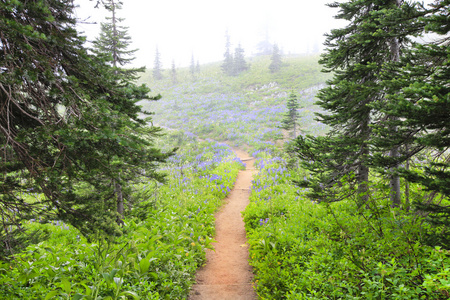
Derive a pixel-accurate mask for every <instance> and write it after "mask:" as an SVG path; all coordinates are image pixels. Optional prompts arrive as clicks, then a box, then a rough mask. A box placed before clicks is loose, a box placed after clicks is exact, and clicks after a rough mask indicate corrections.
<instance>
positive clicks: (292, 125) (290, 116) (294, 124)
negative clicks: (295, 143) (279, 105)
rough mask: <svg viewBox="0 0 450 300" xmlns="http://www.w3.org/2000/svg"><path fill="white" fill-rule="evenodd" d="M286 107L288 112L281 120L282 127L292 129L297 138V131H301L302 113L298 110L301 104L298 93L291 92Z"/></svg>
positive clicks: (294, 136)
mask: <svg viewBox="0 0 450 300" xmlns="http://www.w3.org/2000/svg"><path fill="white" fill-rule="evenodd" d="M286 107H287V112H286V114H285V115H284V116H283V119H282V120H281V128H282V129H285V130H288V131H292V134H293V138H296V137H297V133H298V132H299V130H298V125H299V124H298V119H299V118H300V113H299V111H298V110H299V108H300V104H299V103H298V99H297V95H296V94H295V93H294V92H291V94H290V96H289V99H288V101H287V105H286Z"/></svg>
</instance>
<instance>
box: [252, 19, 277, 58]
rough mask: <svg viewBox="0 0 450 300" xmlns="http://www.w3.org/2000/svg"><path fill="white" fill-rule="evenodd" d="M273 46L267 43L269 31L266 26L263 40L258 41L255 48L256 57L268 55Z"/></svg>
mask: <svg viewBox="0 0 450 300" xmlns="http://www.w3.org/2000/svg"><path fill="white" fill-rule="evenodd" d="M273 46H275V45H272V44H271V43H270V41H269V29H268V26H267V24H266V28H265V30H264V40H262V41H260V42H259V43H258V45H256V48H257V49H258V55H270V54H271V52H272V49H273Z"/></svg>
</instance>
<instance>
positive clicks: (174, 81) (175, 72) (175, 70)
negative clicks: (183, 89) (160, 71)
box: [171, 60, 178, 84]
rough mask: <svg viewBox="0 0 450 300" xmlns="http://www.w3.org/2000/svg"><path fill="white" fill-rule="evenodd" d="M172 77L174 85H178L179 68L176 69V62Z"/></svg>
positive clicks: (173, 62) (173, 65)
mask: <svg viewBox="0 0 450 300" xmlns="http://www.w3.org/2000/svg"><path fill="white" fill-rule="evenodd" d="M171 75H172V76H171V77H172V83H173V84H177V83H178V78H177V68H176V67H175V61H174V60H173V61H172V71H171Z"/></svg>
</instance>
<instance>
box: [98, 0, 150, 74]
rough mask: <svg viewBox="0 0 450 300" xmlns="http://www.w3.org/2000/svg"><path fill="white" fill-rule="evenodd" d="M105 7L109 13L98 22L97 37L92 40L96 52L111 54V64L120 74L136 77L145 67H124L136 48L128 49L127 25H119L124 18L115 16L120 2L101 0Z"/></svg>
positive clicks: (120, 4)
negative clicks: (98, 30)
mask: <svg viewBox="0 0 450 300" xmlns="http://www.w3.org/2000/svg"><path fill="white" fill-rule="evenodd" d="M103 3H104V5H105V8H106V9H107V10H108V11H109V12H110V13H111V16H110V17H106V22H102V23H100V34H99V37H98V38H96V39H95V41H94V43H93V44H94V49H95V51H96V53H99V54H102V55H108V54H109V55H111V56H112V57H111V59H110V62H111V64H112V66H113V67H114V68H115V69H116V70H117V72H120V73H121V74H122V75H125V76H127V77H130V78H133V79H137V78H138V76H137V74H138V73H139V72H144V71H145V67H141V68H124V66H126V65H129V64H130V63H131V62H132V61H133V60H134V59H135V53H136V51H138V49H132V50H130V49H128V48H129V46H130V45H131V37H130V36H129V34H128V27H125V26H122V25H120V24H121V23H122V22H123V21H124V19H123V18H119V17H118V16H117V13H118V10H120V9H122V2H121V1H118V0H107V1H104V2H103Z"/></svg>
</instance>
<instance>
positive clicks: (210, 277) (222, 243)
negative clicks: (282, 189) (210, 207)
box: [189, 150, 257, 300]
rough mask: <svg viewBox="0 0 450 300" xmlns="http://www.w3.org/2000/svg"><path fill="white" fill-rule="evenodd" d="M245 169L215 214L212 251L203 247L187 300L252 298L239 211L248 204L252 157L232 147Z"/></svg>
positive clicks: (238, 299) (250, 275) (252, 169)
mask: <svg viewBox="0 0 450 300" xmlns="http://www.w3.org/2000/svg"><path fill="white" fill-rule="evenodd" d="M235 152H236V154H237V156H238V157H239V158H240V159H241V160H242V161H243V162H245V163H246V165H247V168H246V170H244V171H240V172H239V174H238V177H237V180H236V183H235V186H234V189H233V190H232V191H231V192H230V194H229V195H228V197H227V198H226V199H225V201H226V203H225V204H224V206H223V207H222V208H221V209H220V211H219V212H218V213H217V214H216V236H215V238H214V239H215V240H216V241H217V242H216V243H214V250H215V251H212V250H207V252H206V265H205V266H203V267H202V268H200V270H199V271H198V272H197V276H196V282H197V283H196V284H195V285H194V286H193V288H192V290H191V294H190V296H189V300H254V299H256V298H257V297H256V293H255V292H254V289H253V286H252V278H253V274H252V268H251V267H250V265H249V263H248V247H247V244H246V242H247V239H246V236H245V229H244V222H243V220H242V216H241V211H243V210H244V209H245V207H246V206H247V205H248V203H249V196H250V187H251V184H252V179H253V172H255V171H254V168H253V160H254V159H253V158H251V157H249V155H248V154H247V153H245V152H243V151H239V150H236V151H235Z"/></svg>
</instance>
